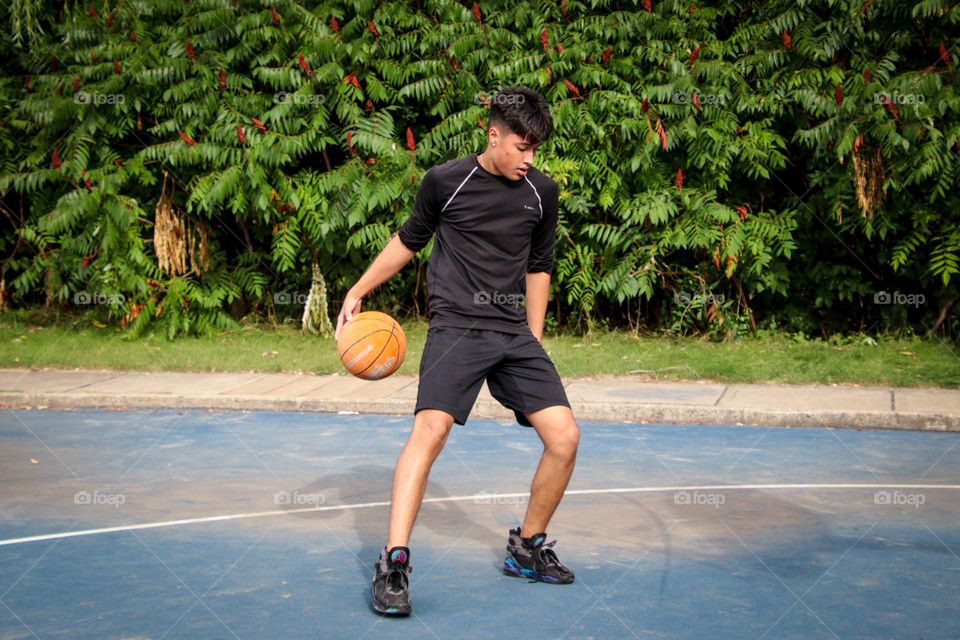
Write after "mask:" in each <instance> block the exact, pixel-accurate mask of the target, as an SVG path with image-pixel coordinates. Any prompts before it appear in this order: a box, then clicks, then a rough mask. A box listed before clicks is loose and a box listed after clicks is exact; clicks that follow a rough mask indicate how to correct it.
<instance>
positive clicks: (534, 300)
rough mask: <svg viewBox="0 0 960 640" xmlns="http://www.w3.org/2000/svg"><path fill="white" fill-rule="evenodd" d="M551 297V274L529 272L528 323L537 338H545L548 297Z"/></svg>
mask: <svg viewBox="0 0 960 640" xmlns="http://www.w3.org/2000/svg"><path fill="white" fill-rule="evenodd" d="M549 297H550V274H549V273H528V274H527V298H526V301H527V325H528V326H529V327H530V332H531V333H532V334H533V335H534V336H535V337H536V339H537V340H541V339H542V338H543V321H544V318H545V317H546V315H547V299H548V298H549Z"/></svg>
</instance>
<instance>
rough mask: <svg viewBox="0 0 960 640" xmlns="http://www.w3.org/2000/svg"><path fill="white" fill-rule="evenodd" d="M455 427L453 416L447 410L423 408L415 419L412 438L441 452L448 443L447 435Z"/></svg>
mask: <svg viewBox="0 0 960 640" xmlns="http://www.w3.org/2000/svg"><path fill="white" fill-rule="evenodd" d="M452 427H453V416H452V415H450V414H449V413H447V412H446V411H439V410H436V409H423V410H421V411H418V412H417V415H416V417H415V418H414V420H413V432H412V433H411V434H410V440H411V441H416V442H417V443H419V444H420V445H421V446H425V447H428V448H429V449H430V450H432V451H434V452H436V453H440V451H441V450H442V449H443V446H444V445H445V444H446V443H447V437H448V436H449V435H450V430H451V428H452Z"/></svg>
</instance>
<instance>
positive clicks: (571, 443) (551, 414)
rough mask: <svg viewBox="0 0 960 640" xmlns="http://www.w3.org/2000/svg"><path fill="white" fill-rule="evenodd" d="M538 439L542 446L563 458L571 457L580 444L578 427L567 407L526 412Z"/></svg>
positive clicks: (574, 455)
mask: <svg viewBox="0 0 960 640" xmlns="http://www.w3.org/2000/svg"><path fill="white" fill-rule="evenodd" d="M526 416H527V419H528V420H530V422H531V424H533V426H534V428H536V430H537V433H538V434H540V439H541V440H543V448H544V449H545V450H546V451H549V452H550V453H552V454H554V455H556V456H560V457H563V458H569V459H571V460H572V459H573V458H575V457H576V455H577V447H578V446H579V445H580V428H579V427H578V426H577V421H576V420H575V419H574V417H573V412H572V411H570V409H569V408H567V407H562V406H557V407H550V408H548V409H543V410H541V411H536V412H533V413H528V414H526Z"/></svg>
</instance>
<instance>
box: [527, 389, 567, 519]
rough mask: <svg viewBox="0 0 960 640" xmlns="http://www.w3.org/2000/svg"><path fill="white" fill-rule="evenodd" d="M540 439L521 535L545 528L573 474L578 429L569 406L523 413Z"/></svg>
mask: <svg viewBox="0 0 960 640" xmlns="http://www.w3.org/2000/svg"><path fill="white" fill-rule="evenodd" d="M524 415H525V416H526V417H527V419H528V420H529V421H530V424H532V425H533V428H534V429H536V431H537V435H538V436H540V441H541V442H543V455H542V456H541V458H540V464H539V465H538V466H537V472H536V474H535V475H534V476H533V483H532V484H531V486H530V504H528V505H527V513H526V515H525V516H524V518H523V526H522V528H521V530H520V535H521V536H523V537H524V538H529V537H530V536H533V535H536V534H538V533H542V532H544V531H546V530H547V525H548V524H549V523H550V518H552V517H553V512H554V511H556V509H557V505H559V504H560V500H561V499H562V498H563V493H564V491H566V489H567V484H568V483H569V482H570V476H571V475H573V467H574V463H575V462H576V458H577V445H578V444H579V443H580V429H579V428H578V427H577V422H576V420H574V418H573V412H572V411H571V410H570V408H569V407H564V406H562V405H561V406H555V407H548V408H546V409H541V410H540V411H533V412H531V413H525V414H524Z"/></svg>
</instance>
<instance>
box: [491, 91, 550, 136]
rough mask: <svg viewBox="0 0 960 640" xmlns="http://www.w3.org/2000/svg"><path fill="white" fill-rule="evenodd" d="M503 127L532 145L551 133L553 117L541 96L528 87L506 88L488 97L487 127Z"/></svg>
mask: <svg viewBox="0 0 960 640" xmlns="http://www.w3.org/2000/svg"><path fill="white" fill-rule="evenodd" d="M494 125H496V126H498V127H504V128H506V129H508V130H509V132H511V133H515V134H517V135H518V136H520V137H521V138H523V139H524V140H526V141H527V142H529V143H530V144H532V145H538V144H541V143H543V142H546V141H547V139H549V138H550V135H551V134H552V133H553V118H552V117H551V116H550V108H549V107H548V106H547V103H546V102H545V101H544V99H543V97H541V96H540V94H539V93H537V92H536V91H534V90H533V89H528V88H527V87H506V88H504V89H501V90H500V91H498V92H497V93H496V94H494V95H493V97H492V98H490V126H494Z"/></svg>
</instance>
